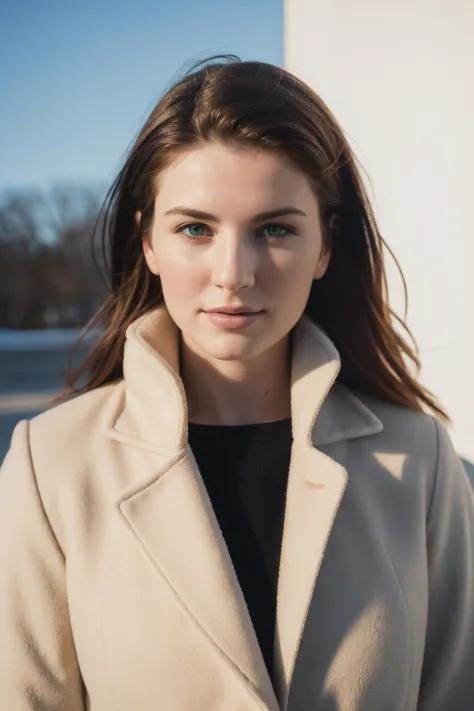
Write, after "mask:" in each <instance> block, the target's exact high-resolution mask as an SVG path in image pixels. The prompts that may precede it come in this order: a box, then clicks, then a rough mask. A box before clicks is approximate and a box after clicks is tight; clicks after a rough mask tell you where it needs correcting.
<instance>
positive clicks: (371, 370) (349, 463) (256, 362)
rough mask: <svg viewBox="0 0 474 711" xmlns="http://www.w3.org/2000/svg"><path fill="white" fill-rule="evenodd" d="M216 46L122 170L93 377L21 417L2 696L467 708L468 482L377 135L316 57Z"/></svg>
mask: <svg viewBox="0 0 474 711" xmlns="http://www.w3.org/2000/svg"><path fill="white" fill-rule="evenodd" d="M217 59H219V58H218V57H216V58H213V60H214V61H212V62H211V61H206V62H204V63H203V65H202V66H199V65H197V66H195V67H193V70H192V71H191V72H190V73H189V74H188V75H186V76H185V77H184V78H183V79H182V80H181V81H179V82H178V83H177V84H176V85H175V86H173V87H172V88H171V89H170V90H169V91H168V92H167V93H166V94H165V96H164V97H163V98H162V99H161V101H160V102H159V103H158V105H157V106H156V108H155V109H154V110H153V111H152V113H151V115H150V117H149V119H148V120H147V122H146V124H145V126H144V127H143V129H142V131H141V133H140V134H139V136H138V138H137V140H136V142H135V144H134V146H133V147H132V149H131V151H130V154H129V156H128V158H127V160H126V162H125V165H124V167H123V169H122V170H121V172H120V174H119V176H118V178H117V179H116V181H115V183H114V186H113V187H112V189H111V191H110V193H109V196H108V202H107V203H106V211H105V214H104V215H103V216H102V219H101V220H100V224H101V225H102V228H103V231H104V235H105V237H106V238H109V239H110V245H109V246H110V277H111V293H110V297H109V298H108V300H107V302H106V303H105V305H104V307H103V308H102V310H101V312H100V313H99V314H98V316H97V318H96V319H95V320H94V321H93V322H92V323H91V325H95V324H97V323H98V322H100V323H102V324H103V326H104V331H103V334H102V336H101V338H100V340H99V341H98V343H97V344H96V345H95V347H94V349H93V350H92V352H91V354H90V357H89V359H88V360H87V361H86V363H85V364H84V366H83V368H82V370H79V371H78V372H77V373H76V374H75V376H74V377H73V378H72V381H71V383H70V387H69V389H68V390H67V391H66V392H65V395H68V396H72V395H74V397H68V398H66V401H65V402H62V403H61V404H59V405H57V406H56V407H54V408H52V409H50V410H49V411H48V412H45V413H43V414H41V415H39V416H37V417H34V418H33V419H31V421H25V420H24V421H22V422H20V423H19V424H18V425H17V427H16V429H15V432H14V434H13V437H12V443H11V448H10V451H9V453H8V455H7V457H6V460H5V462H4V465H3V468H2V472H1V475H0V521H1V524H0V525H1V529H0V551H1V555H0V561H1V571H0V572H1V574H0V580H1V582H0V602H1V604H0V615H1V618H0V627H1V629H2V635H1V639H0V706H1V708H2V709H8V710H9V711H25V710H26V709H35V710H38V709H41V710H42V711H46V709H48V711H52V710H53V709H54V710H58V711H59V710H61V711H79V710H81V711H83V710H84V709H91V710H92V711H118V710H120V711H130V710H131V709H133V710H135V709H137V710H138V709H139V710H140V711H147V710H148V709H150V711H151V710H152V709H166V711H172V710H173V711H193V710H198V709H199V710H202V711H204V710H205V711H214V710H216V711H217V710H218V711H242V710H243V709H245V710H249V711H252V710H255V711H257V709H260V710H261V709H267V710H271V711H277V710H278V709H288V711H305V710H309V709H311V710H312V709H318V710H319V711H336V710H338V711H380V710H381V709H387V710H388V709H390V711H402V710H403V711H414V710H415V709H417V710H422V711H448V710H449V711H467V709H470V708H474V674H472V669H473V660H474V568H473V562H474V561H473V555H474V554H473V550H474V547H473V546H474V506H473V499H472V493H471V490H470V488H469V485H468V481H467V478H466V475H465V472H464V470H463V468H462V465H461V463H460V460H459V458H458V457H457V455H456V453H455V451H454V449H453V446H452V444H451V440H450V438H449V436H448V433H447V430H446V427H445V424H444V423H443V422H442V420H445V421H447V418H446V415H445V413H444V412H443V410H442V409H441V407H440V406H439V405H438V404H437V403H436V401H435V399H434V397H433V396H432V395H431V394H430V393H428V392H427V391H426V390H425V389H424V388H423V387H422V386H421V385H420V384H419V383H418V382H417V381H416V379H415V377H414V376H413V375H411V374H410V372H409V368H408V365H407V362H406V361H407V360H408V361H411V362H412V364H414V365H415V366H417V365H418V360H417V355H416V352H415V351H414V350H412V349H411V348H410V346H409V345H408V344H407V342H406V341H405V340H404V339H403V338H402V336H401V335H400V334H399V333H397V332H396V330H395V328H394V326H393V324H392V317H394V314H392V312H391V311H390V309H389V307H388V304H387V289H386V279H385V271H384V264H383V254H382V249H383V244H384V243H383V240H382V238H381V237H380V234H379V232H378V231H377V227H376V224H375V221H374V217H373V214H372V212H371V209H370V205H369V202H368V199H367V196H366V193H365V192H364V187H363V183H362V181H361V179H360V177H359V174H358V172H357V168H356V163H355V159H354V156H353V154H352V153H351V151H350V148H349V146H348V143H347V141H346V139H345V137H344V135H343V132H342V131H341V129H340V127H339V126H338V124H337V123H336V121H335V119H334V118H333V116H332V114H331V113H330V111H329V110H328V108H327V107H326V106H325V104H324V103H323V102H322V100H321V99H320V98H319V97H318V96H316V95H315V94H314V93H313V92H312V91H311V90H310V89H309V88H308V87H307V86H305V85H304V84H303V83H302V82H301V81H299V80H298V79H297V78H295V77H293V76H292V75H291V74H289V73H287V72H285V71H283V70H281V69H277V68H276V67H274V66H271V65H268V64H264V63H261V62H239V61H238V60H237V58H234V57H227V58H226V60H225V61H223V60H222V58H221V61H215V60H217ZM84 376H86V381H85V384H84V383H83V384H82V386H79V384H78V380H79V378H81V377H84ZM429 411H431V413H430V412H429Z"/></svg>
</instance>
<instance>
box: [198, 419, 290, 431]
mask: <svg viewBox="0 0 474 711" xmlns="http://www.w3.org/2000/svg"><path fill="white" fill-rule="evenodd" d="M289 424H291V417H285V418H283V419H281V420H271V421H269V422H248V423H245V424H239V425H225V424H221V423H219V424H207V423H202V422H189V423H188V426H189V428H190V429H191V428H192V429H222V430H230V429H235V430H244V429H251V428H254V429H255V428H257V427H258V428H259V429H264V428H265V429H270V428H271V427H279V426H280V427H283V426H285V425H289Z"/></svg>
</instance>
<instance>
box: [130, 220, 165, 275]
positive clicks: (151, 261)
mask: <svg viewBox="0 0 474 711" xmlns="http://www.w3.org/2000/svg"><path fill="white" fill-rule="evenodd" d="M141 221H142V213H141V212H140V210H137V212H136V213H135V222H136V223H137V225H140V223H141ZM142 248H143V254H144V255H145V261H146V263H147V265H148V269H149V270H150V271H151V273H152V274H155V276H158V274H159V269H158V262H157V260H156V256H155V253H154V251H153V246H152V245H151V244H150V239H149V237H148V235H147V236H142Z"/></svg>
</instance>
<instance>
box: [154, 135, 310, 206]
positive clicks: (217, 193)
mask: <svg viewBox="0 0 474 711" xmlns="http://www.w3.org/2000/svg"><path fill="white" fill-rule="evenodd" d="M157 188H158V189H157V197H156V204H155V207H156V209H157V212H159V211H165V210H167V209H169V207H171V203H174V204H185V205H187V206H189V207H195V208H200V209H203V210H205V209H206V208H209V209H211V208H213V209H214V210H216V209H217V208H218V207H219V206H221V207H222V209H226V208H227V207H231V206H232V208H234V209H235V208H236V207H238V206H239V205H240V206H242V207H245V208H248V209H249V210H255V211H258V210H265V209H272V208H277V207H279V205H281V204H283V203H284V204H285V205H288V204H291V205H294V206H295V207H301V209H305V208H306V209H309V208H310V207H311V205H312V207H313V209H314V208H316V207H317V201H316V197H315V195H314V192H313V190H312V188H311V185H310V182H309V180H308V179H307V177H306V176H305V175H304V174H303V173H302V172H301V171H299V170H298V169H297V168H296V167H295V166H293V165H292V164H291V163H290V161H289V160H288V159H287V158H286V157H285V156H282V155H281V154H279V153H277V152H275V151H264V150H259V149H242V148H231V147H227V146H223V145H219V144H210V145H204V146H200V147H197V148H193V149H191V150H188V151H186V152H183V153H181V154H179V155H178V156H177V157H176V158H175V159H174V160H173V162H172V163H171V164H170V165H169V166H168V167H167V168H166V169H165V170H163V171H162V173H161V174H160V176H159V180H158V185H157ZM178 200H179V202H177V201H178Z"/></svg>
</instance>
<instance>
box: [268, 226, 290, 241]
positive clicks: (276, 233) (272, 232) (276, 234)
mask: <svg viewBox="0 0 474 711" xmlns="http://www.w3.org/2000/svg"><path fill="white" fill-rule="evenodd" d="M262 230H269V233H268V234H267V235H264V236H266V237H269V239H283V238H284V237H287V236H288V235H289V234H293V235H294V234H295V230H294V229H293V228H292V227H289V225H278V224H270V225H264V226H263V227H262ZM281 230H284V233H283V234H282V233H281Z"/></svg>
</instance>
